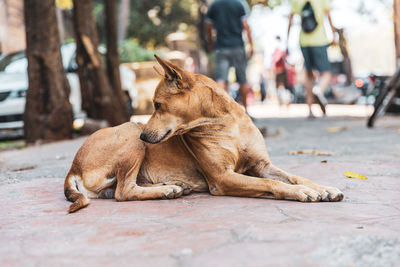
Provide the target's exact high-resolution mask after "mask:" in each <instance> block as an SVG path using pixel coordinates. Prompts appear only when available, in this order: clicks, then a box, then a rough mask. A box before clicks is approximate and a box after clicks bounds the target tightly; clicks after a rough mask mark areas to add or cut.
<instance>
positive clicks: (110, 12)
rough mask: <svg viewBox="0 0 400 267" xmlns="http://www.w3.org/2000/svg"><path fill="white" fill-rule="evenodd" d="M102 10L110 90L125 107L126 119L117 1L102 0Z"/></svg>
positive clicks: (126, 114) (125, 116) (127, 117)
mask: <svg viewBox="0 0 400 267" xmlns="http://www.w3.org/2000/svg"><path fill="white" fill-rule="evenodd" d="M104 11H105V14H104V15H105V30H106V40H107V54H106V63H107V75H108V79H109V80H110V84H111V87H112V91H113V93H114V95H115V97H117V98H118V101H119V102H120V103H121V105H122V106H123V107H125V109H123V110H122V112H124V113H123V114H122V115H123V116H124V118H126V120H128V119H129V114H128V109H127V108H126V105H125V103H126V102H127V101H125V96H124V93H123V91H122V88H121V76H120V72H119V64H120V62H119V53H118V40H117V28H118V24H117V2H116V1H109V0H104Z"/></svg>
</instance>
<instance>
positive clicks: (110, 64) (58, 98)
mask: <svg viewBox="0 0 400 267" xmlns="http://www.w3.org/2000/svg"><path fill="white" fill-rule="evenodd" d="M243 1H244V0H243ZM24 2H25V3H24ZM211 2H212V1H208V0H118V1H105V0H104V1H103V0H90V1H89V0H81V1H79V0H77V1H72V0H56V1H53V0H51V1H50V0H45V1H41V3H35V4H32V3H30V1H27V0H26V1H23V0H12V1H11V0H0V130H1V135H0V137H1V139H2V140H3V142H2V144H3V145H4V147H7V146H8V144H9V143H8V142H7V141H5V140H9V139H18V140H20V139H21V138H22V139H21V140H20V142H19V143H18V144H17V146H18V145H21V146H23V145H25V144H26V143H38V142H39V143H40V142H47V141H55V140H62V139H68V138H72V137H74V136H77V135H82V134H89V133H91V132H93V131H94V130H96V129H99V128H101V127H105V126H107V125H117V124H120V123H122V122H124V121H127V120H133V121H144V122H145V121H146V118H148V115H149V114H151V112H152V109H153V108H152V95H153V92H154V89H155V87H156V85H157V83H158V81H159V76H158V74H157V73H156V72H155V71H154V69H153V66H154V65H156V64H155V62H154V56H153V55H154V54H157V55H159V56H161V57H163V58H166V59H168V60H171V61H172V62H174V63H176V64H178V65H180V66H182V67H184V68H186V69H187V70H190V71H193V72H197V73H202V74H205V75H208V76H210V77H213V74H214V66H213V54H212V53H210V51H208V49H207V42H206V34H205V24H204V22H205V16H206V13H207V9H208V6H209V5H210V4H211ZM397 2H398V1H393V0H352V1H347V0H332V1H331V6H332V10H331V16H332V20H333V24H334V25H335V27H336V28H337V29H338V32H337V33H336V34H337V36H335V38H336V39H337V40H338V42H337V44H335V45H332V46H330V47H329V49H328V56H329V59H330V61H331V63H332V67H333V75H334V78H333V82H332V84H331V86H330V87H329V88H328V90H327V91H326V92H325V96H326V98H327V99H328V102H329V103H330V104H332V105H330V108H329V110H328V116H360V117H366V118H367V117H368V116H370V115H371V114H372V113H373V111H374V104H376V100H377V98H378V97H379V95H380V94H382V90H384V87H385V86H386V85H387V83H388V81H389V78H390V77H391V76H392V75H393V74H394V73H395V72H396V66H397V64H398V58H399V56H400V42H399V41H398V38H399V35H398V34H397V33H398V32H399V31H400V30H399V27H398V26H397V25H400V24H399V17H398V15H397V14H398V12H397V9H398V3H397ZM247 4H248V5H249V14H248V23H249V26H250V28H251V31H252V36H253V42H254V48H255V54H254V56H253V57H252V58H251V59H250V61H249V65H248V69H247V76H248V80H249V82H250V84H251V88H252V89H251V92H250V97H249V98H248V101H247V102H248V104H249V109H248V111H249V113H250V114H251V115H252V116H253V117H255V118H263V117H297V116H304V117H305V116H306V115H307V107H306V105H305V104H304V103H305V94H304V88H303V86H302V83H303V80H304V75H305V72H304V67H303V57H302V54H301V51H300V47H299V41H298V36H299V32H300V29H301V26H300V18H296V19H295V20H294V25H293V27H292V30H291V32H290V35H289V38H288V35H287V28H288V18H289V15H290V1H288V0H270V1H268V0H264V1H253V0H252V1H247ZM325 24H326V25H325V26H326V27H328V23H327V22H326V23H325ZM327 33H328V35H329V34H330V31H329V30H327ZM331 35H332V34H330V35H329V36H328V37H329V38H333V36H331ZM277 50H281V51H286V50H288V51H289V53H288V55H287V56H286V57H285V63H284V64H285V71H286V75H287V80H288V83H287V85H286V86H285V88H284V89H283V91H282V90H281V91H279V90H277V89H276V84H275V75H276V73H275V71H274V53H275V52H276V51H277ZM28 88H29V90H28ZM238 88H239V86H238V85H237V84H236V78H235V74H234V71H233V69H232V70H231V71H230V74H229V93H230V94H231V95H232V97H234V98H238ZM396 101H397V102H396ZM398 102H399V101H398V99H397V98H396V97H394V101H391V103H392V105H390V106H389V107H388V110H387V111H388V112H398V104H399V103H398ZM375 109H376V107H375ZM318 112H319V110H317V109H316V112H315V114H317V116H320V115H322V114H321V113H318ZM13 146H15V142H13Z"/></svg>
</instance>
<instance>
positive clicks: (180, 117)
mask: <svg viewBox="0 0 400 267" xmlns="http://www.w3.org/2000/svg"><path fill="white" fill-rule="evenodd" d="M155 57H156V59H157V61H158V63H159V64H160V65H161V66H162V68H163V69H164V75H163V76H164V78H163V79H162V80H161V81H160V82H159V84H158V85H157V88H156V90H155V93H154V98H153V104H154V112H153V115H152V116H151V118H150V120H149V121H148V123H147V124H146V126H145V128H144V129H143V132H142V134H141V135H140V139H142V140H143V141H145V142H148V143H152V144H156V143H160V142H162V141H165V140H167V139H168V138H170V137H171V136H173V135H176V134H182V133H184V132H185V131H186V130H187V129H188V125H189V124H190V122H191V121H193V120H194V119H196V118H199V117H200V116H201V111H200V109H199V106H200V105H199V101H201V99H200V98H199V96H198V94H196V93H195V91H198V90H196V86H197V87H198V83H197V82H196V75H195V74H192V73H190V72H188V71H185V70H184V69H182V68H180V67H179V66H176V65H175V64H172V63H171V62H168V61H166V60H163V59H161V58H159V57H158V56H156V55H155Z"/></svg>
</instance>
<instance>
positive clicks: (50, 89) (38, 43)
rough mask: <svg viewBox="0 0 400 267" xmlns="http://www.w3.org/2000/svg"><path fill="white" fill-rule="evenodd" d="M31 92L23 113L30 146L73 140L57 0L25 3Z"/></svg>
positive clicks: (26, 135)
mask: <svg viewBox="0 0 400 267" xmlns="http://www.w3.org/2000/svg"><path fill="white" fill-rule="evenodd" d="M24 4H25V8H24V13H25V26H26V41H27V49H26V54H27V58H28V76H29V89H28V92H27V97H26V105H25V114H24V132H25V138H26V141H27V143H34V142H36V141H55V140H62V139H67V138H71V137H72V107H71V104H70V103H69V100H68V98H69V92H70V87H69V83H68V80H67V77H66V75H65V72H64V67H63V65H62V60H61V51H60V39H59V32H58V26H57V18H56V7H55V2H54V0H42V1H29V0H25V1H24Z"/></svg>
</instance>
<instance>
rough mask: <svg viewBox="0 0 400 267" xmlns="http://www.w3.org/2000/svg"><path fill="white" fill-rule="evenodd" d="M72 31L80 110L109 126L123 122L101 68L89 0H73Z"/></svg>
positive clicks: (119, 108)
mask: <svg viewBox="0 0 400 267" xmlns="http://www.w3.org/2000/svg"><path fill="white" fill-rule="evenodd" d="M74 28H75V35H76V36H75V39H76V62H77V64H78V75H79V81H80V85H81V94H82V109H83V110H85V111H86V113H87V115H88V117H90V118H94V119H105V120H107V122H108V123H109V124H110V125H111V126H114V125H118V124H121V123H123V122H126V121H127V120H128V118H127V117H126V115H125V114H126V112H124V110H125V105H123V104H121V103H120V101H118V97H116V96H115V95H114V94H113V92H112V90H111V86H110V82H109V80H108V77H107V75H106V73H105V70H104V69H103V67H102V64H101V58H100V54H99V52H98V44H99V41H98V35H97V31H96V24H95V19H94V14H93V2H92V0H74Z"/></svg>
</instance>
